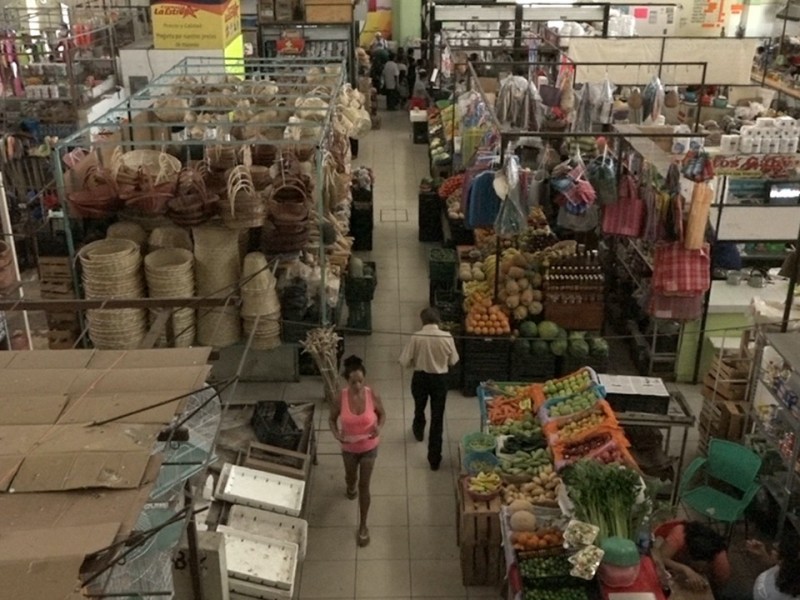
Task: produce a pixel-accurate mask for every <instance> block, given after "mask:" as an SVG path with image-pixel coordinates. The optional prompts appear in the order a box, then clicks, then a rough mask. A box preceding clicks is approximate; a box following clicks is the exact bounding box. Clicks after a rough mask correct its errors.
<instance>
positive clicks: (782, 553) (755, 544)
mask: <svg viewBox="0 0 800 600" xmlns="http://www.w3.org/2000/svg"><path fill="white" fill-rule="evenodd" d="M747 550H748V551H749V552H750V553H751V554H752V555H753V556H754V557H755V558H756V559H759V560H761V561H762V562H763V563H764V564H767V565H773V566H771V567H770V568H769V569H767V570H766V571H764V572H762V573H761V574H760V575H759V576H758V577H757V578H756V583H755V585H754V586H753V600H792V599H793V598H797V597H798V596H800V538H799V537H798V536H797V534H792V533H790V532H785V533H784V535H783V537H781V541H780V544H779V545H778V550H777V552H776V551H775V550H773V551H772V552H767V548H766V546H764V543H763V542H760V541H758V540H747Z"/></svg>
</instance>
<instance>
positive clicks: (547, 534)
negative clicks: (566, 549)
mask: <svg viewBox="0 0 800 600" xmlns="http://www.w3.org/2000/svg"><path fill="white" fill-rule="evenodd" d="M511 542H512V543H513V544H514V549H515V550H520V551H530V550H544V549H546V548H553V547H559V546H561V544H562V543H563V542H564V536H563V534H562V533H561V532H560V531H559V530H558V529H555V528H553V527H551V528H548V529H542V530H539V531H536V532H532V531H518V532H515V533H513V534H511Z"/></svg>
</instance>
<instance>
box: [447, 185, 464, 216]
mask: <svg viewBox="0 0 800 600" xmlns="http://www.w3.org/2000/svg"><path fill="white" fill-rule="evenodd" d="M461 193H462V192H461V190H456V191H455V192H453V193H452V194H450V195H449V196H448V197H447V199H446V200H445V204H446V206H445V208H446V209H447V218H448V219H453V220H458V219H463V218H464V210H463V207H462V202H461V200H462V196H461Z"/></svg>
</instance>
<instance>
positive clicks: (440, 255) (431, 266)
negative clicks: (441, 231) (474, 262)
mask: <svg viewBox="0 0 800 600" xmlns="http://www.w3.org/2000/svg"><path fill="white" fill-rule="evenodd" d="M457 271H458V254H457V253H456V251H455V250H453V249H452V248H431V251H430V253H429V254H428V277H429V278H430V280H431V281H455V279H456V273H457Z"/></svg>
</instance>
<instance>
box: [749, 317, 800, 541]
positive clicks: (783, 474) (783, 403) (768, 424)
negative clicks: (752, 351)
mask: <svg viewBox="0 0 800 600" xmlns="http://www.w3.org/2000/svg"><path fill="white" fill-rule="evenodd" d="M770 362H772V363H773V364H777V363H778V362H781V363H782V366H783V367H784V368H786V369H787V371H788V373H790V376H789V377H788V380H787V381H786V382H785V383H783V384H782V385H781V386H780V389H776V387H775V385H774V383H773V382H770V381H768V380H767V377H766V376H767V372H766V367H767V366H768V364H769V363H770ZM752 379H753V380H752V385H751V386H750V397H749V413H748V425H747V430H752V434H753V436H760V437H761V438H763V440H764V442H765V446H766V448H768V450H769V451H775V452H777V454H778V455H779V456H780V458H781V462H782V466H783V471H778V472H775V473H770V474H766V473H765V474H763V475H762V476H761V483H762V485H763V486H764V489H765V490H766V491H767V492H768V493H769V494H770V496H772V497H773V499H774V500H775V502H776V503H777V505H778V507H779V514H778V523H777V525H778V526H777V531H778V533H777V537H778V538H780V537H781V535H782V534H783V531H784V529H785V526H786V523H787V522H788V523H789V525H790V526H791V527H793V528H794V529H795V530H797V531H798V532H800V513H797V512H795V508H796V507H795V506H793V503H792V499H793V497H794V498H796V495H797V493H798V492H800V485H798V484H800V474H798V458H800V415H798V412H797V411H798V409H797V406H796V405H795V404H791V403H790V402H787V394H791V393H794V394H795V395H796V394H798V393H800V336H798V335H797V334H796V333H770V332H766V331H763V330H758V331H757V339H756V358H755V366H754V368H753V375H752ZM765 416H766V418H765ZM751 444H752V437H751Z"/></svg>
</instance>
